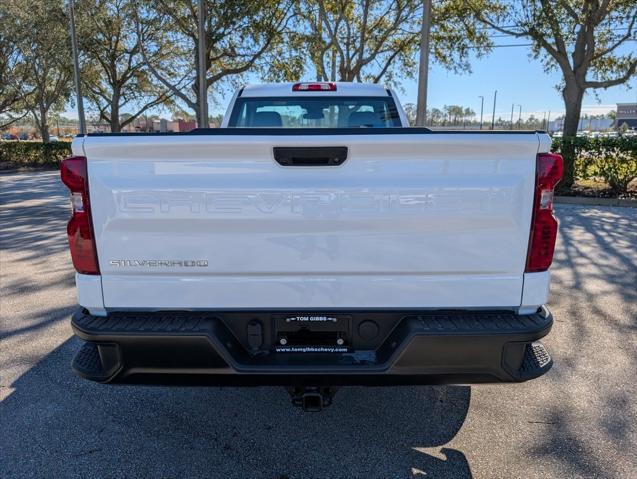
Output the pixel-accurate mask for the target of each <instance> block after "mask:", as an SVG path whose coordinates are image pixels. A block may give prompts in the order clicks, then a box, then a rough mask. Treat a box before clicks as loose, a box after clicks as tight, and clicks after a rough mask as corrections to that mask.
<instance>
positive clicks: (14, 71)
mask: <svg viewBox="0 0 637 479" xmlns="http://www.w3.org/2000/svg"><path fill="white" fill-rule="evenodd" d="M8 18H9V17H8V15H7V12H6V11H5V9H4V8H2V7H0V129H1V128H6V127H7V126H9V125H11V124H12V123H14V122H16V121H18V120H20V119H22V118H24V116H26V115H27V114H28V111H26V110H24V100H25V99H26V98H27V97H28V95H29V93H30V91H29V90H28V89H26V88H25V79H26V77H27V65H26V63H25V62H24V57H23V56H22V55H21V54H20V51H19V49H18V46H17V44H16V42H15V40H14V38H13V35H12V32H11V29H10V28H9V26H10V24H11V23H10V22H9V21H8ZM15 114H17V116H14V115H15Z"/></svg>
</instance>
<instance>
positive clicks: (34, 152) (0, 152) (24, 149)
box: [0, 141, 71, 169]
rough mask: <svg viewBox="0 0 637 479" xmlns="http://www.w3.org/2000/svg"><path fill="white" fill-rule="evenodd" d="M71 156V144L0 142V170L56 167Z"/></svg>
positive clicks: (61, 142)
mask: <svg viewBox="0 0 637 479" xmlns="http://www.w3.org/2000/svg"><path fill="white" fill-rule="evenodd" d="M70 154H71V143H70V142H66V141H60V142H55V143H42V142H40V141H0V168H3V169H10V168H20V167H25V166H26V167H43V166H51V167H54V166H57V165H59V163H60V161H61V160H62V159H63V158H65V157H67V156H69V155H70Z"/></svg>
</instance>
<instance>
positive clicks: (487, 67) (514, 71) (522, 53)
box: [65, 39, 637, 121]
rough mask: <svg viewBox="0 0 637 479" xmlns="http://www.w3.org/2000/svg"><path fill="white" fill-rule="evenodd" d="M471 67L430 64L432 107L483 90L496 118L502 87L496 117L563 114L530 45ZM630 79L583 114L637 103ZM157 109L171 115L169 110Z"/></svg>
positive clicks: (412, 98) (471, 99)
mask: <svg viewBox="0 0 637 479" xmlns="http://www.w3.org/2000/svg"><path fill="white" fill-rule="evenodd" d="M498 40H499V41H497V42H496V44H497V45H503V44H512V43H513V44H520V43H526V42H525V41H524V40H519V39H513V40H503V39H498ZM628 48H635V49H637V42H628V44H627V45H626V47H625V49H628ZM471 67H472V72H471V73H464V74H456V73H453V72H449V71H447V70H445V69H444V68H442V67H441V66H440V65H437V64H436V63H432V64H430V70H429V86H428V95H427V98H428V105H427V106H428V107H429V108H431V107H436V108H440V109H442V108H443V107H444V105H461V106H463V107H469V108H471V109H473V110H474V111H475V112H476V114H477V115H479V114H480V98H478V96H479V95H483V96H484V118H485V121H486V120H487V119H490V118H491V114H492V111H493V94H494V91H495V90H497V91H498V95H497V102H496V119H497V118H498V117H502V118H503V119H505V120H507V119H508V118H510V116H511V106H512V104H515V105H516V106H515V108H514V109H515V113H514V118H517V117H518V114H519V107H518V105H522V118H527V117H528V116H529V115H531V114H533V115H535V117H538V118H543V117H544V114H545V113H546V114H548V112H549V111H550V112H551V119H555V118H556V117H557V116H559V115H560V114H563V113H564V105H563V101H562V97H561V95H560V93H559V91H558V90H557V89H556V88H555V85H557V84H558V83H559V82H560V73H559V72H552V73H549V74H547V73H546V72H545V71H544V69H543V67H542V65H541V64H540V62H539V61H537V60H534V59H532V58H531V57H530V56H529V48H528V47H502V48H494V50H493V51H492V52H491V53H490V54H489V55H487V56H485V57H482V58H480V59H475V58H474V59H472V61H471ZM301 80H312V78H304V79H301ZM247 81H248V82H258V79H253V78H248V79H247ZM630 84H631V86H632V88H631V89H628V88H627V87H626V86H625V85H623V86H617V87H612V88H609V89H607V90H602V89H600V90H595V92H597V98H596V96H595V95H594V94H593V93H592V92H593V90H589V92H588V93H587V94H586V96H585V97H584V102H583V107H582V113H588V114H600V113H607V112H608V111H610V110H614V109H615V108H616V106H615V104H616V103H627V102H637V77H633V78H632V79H631V82H630ZM401 90H402V91H401ZM396 93H397V94H398V96H399V98H400V101H401V103H402V104H403V105H404V104H406V103H416V97H417V82H416V80H410V79H406V80H403V82H402V88H400V89H397V91H396ZM230 97H231V93H228V94H227V96H226V98H225V99H224V98H220V96H219V95H216V100H217V102H216V103H217V104H211V105H210V108H209V111H210V114H211V115H216V114H220V113H221V114H223V113H224V112H225V109H226V107H227V102H228V101H229V100H230ZM158 113H159V114H163V115H165V116H170V114H169V113H168V112H166V111H159V112H158ZM65 116H67V117H71V118H77V113H76V112H75V111H68V112H65Z"/></svg>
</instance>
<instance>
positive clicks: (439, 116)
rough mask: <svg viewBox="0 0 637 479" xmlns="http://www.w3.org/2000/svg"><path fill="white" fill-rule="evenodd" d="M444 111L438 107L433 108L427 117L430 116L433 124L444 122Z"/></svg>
mask: <svg viewBox="0 0 637 479" xmlns="http://www.w3.org/2000/svg"><path fill="white" fill-rule="evenodd" d="M444 116H445V115H444V113H443V112H442V111H441V110H439V109H438V108H432V109H431V112H430V113H429V115H427V118H429V120H430V122H431V125H436V124H439V123H441V122H442V120H443V118H444Z"/></svg>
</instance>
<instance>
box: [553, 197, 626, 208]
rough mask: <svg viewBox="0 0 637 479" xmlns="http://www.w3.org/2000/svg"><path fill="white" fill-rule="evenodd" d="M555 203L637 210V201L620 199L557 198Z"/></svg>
mask: <svg viewBox="0 0 637 479" xmlns="http://www.w3.org/2000/svg"><path fill="white" fill-rule="evenodd" d="M554 202H555V203H558V204H560V203H561V204H565V205H585V206H620V207H623V208H637V200H629V199H619V198H589V197H586V196H556V197H555V199H554Z"/></svg>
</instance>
